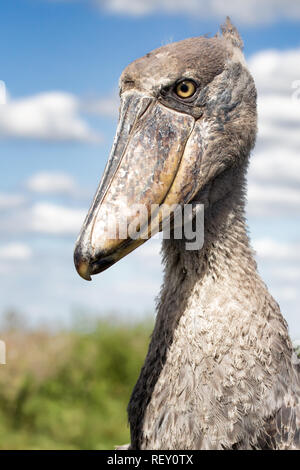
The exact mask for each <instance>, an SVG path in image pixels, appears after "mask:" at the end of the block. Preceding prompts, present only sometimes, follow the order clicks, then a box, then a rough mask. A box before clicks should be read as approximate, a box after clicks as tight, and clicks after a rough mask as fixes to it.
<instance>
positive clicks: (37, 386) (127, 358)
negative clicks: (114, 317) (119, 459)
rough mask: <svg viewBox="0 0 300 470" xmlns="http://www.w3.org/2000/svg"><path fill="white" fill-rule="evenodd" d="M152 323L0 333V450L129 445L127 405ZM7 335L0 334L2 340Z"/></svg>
mask: <svg viewBox="0 0 300 470" xmlns="http://www.w3.org/2000/svg"><path fill="white" fill-rule="evenodd" d="M150 331H151V328H150V325H149V324H147V323H145V324H140V325H133V326H125V325H120V324H116V325H112V324H111V323H109V322H101V323H99V324H98V326H97V327H96V328H95V330H94V331H93V332H90V333H84V332H80V331H72V332H65V333H58V334H56V335H50V334H46V333H45V332H33V333H24V332H23V333H21V332H20V331H12V332H8V333H6V334H4V335H3V334H2V337H1V339H4V340H5V341H6V343H7V356H8V357H7V365H5V366H0V449H113V448H114V446H115V445H117V444H125V443H127V442H129V440H130V439H129V428H128V425H127V414H126V408H127V404H128V401H129V398H130V394H131V391H132V388H133V386H134V384H135V382H136V380H137V377H138V374H139V371H140V368H141V366H142V363H143V361H144V358H145V354H146V350H147V346H148V343H149V336H150ZM3 336H4V337H3Z"/></svg>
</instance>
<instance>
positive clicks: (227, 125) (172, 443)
mask: <svg viewBox="0 0 300 470" xmlns="http://www.w3.org/2000/svg"><path fill="white" fill-rule="evenodd" d="M223 35H224V36H225V39H226V41H227V43H228V46H227V47H229V49H230V47H231V44H232V42H231V41H230V40H229V41H228V36H229V37H230V38H232V37H233V38H234V40H233V43H234V45H240V44H241V40H240V38H239V36H238V34H237V32H236V30H235V29H234V27H232V25H231V24H230V23H229V22H227V26H225V27H224V28H223ZM224 36H223V37H224ZM197 42H198V44H197ZM201 42H203V45H204V47H203V49H204V51H206V50H207V49H208V48H210V47H211V49H212V51H213V53H212V52H211V51H210V60H211V61H212V62H213V66H214V68H216V63H217V65H218V61H215V60H214V54H216V55H217V57H219V55H221V52H223V47H224V46H223V44H221V42H222V38H213V39H206V38H195V39H191V40H187V41H182V42H181V43H179V45H178V48H179V47H180V46H181V47H182V48H185V51H186V53H185V58H183V60H182V65H183V66H184V65H185V64H186V58H187V60H188V50H189V44H190V45H191V46H192V50H193V52H194V53H195V48H197V52H196V54H197V53H198V54H199V55H200V56H201V46H200V47H199V45H200V44H201ZM223 43H224V41H223ZM210 44H212V46H210ZM167 47H168V46H167ZM169 47H170V49H172V50H174V49H175V50H176V47H177V46H176V44H175V45H173V44H171V45H170V46H169ZM198 47H199V49H198ZM173 48H174V49H173ZM163 49H164V48H163ZM163 49H162V50H161V51H163ZM232 50H233V51H234V49H232ZM214 51H215V52H214ZM234 53H235V54H237V51H234ZM234 53H233V54H234ZM154 54H155V52H154ZM192 60H193V59H192ZM203 60H204V61H206V57H205V58H204V59H203V58H202V61H203ZM199 62H201V59H200V61H199ZM201 65H202V64H201ZM203 65H204V67H203ZM203 65H202V67H199V69H198V70H199V73H200V74H203V73H204V74H205V72H206V70H205V69H206V68H207V67H209V65H210V64H208V61H206V62H204V64H203ZM203 69H204V72H203ZM163 70H164V71H165V69H163ZM212 73H218V70H217V72H216V71H215V70H213V72H212ZM139 74H140V79H141V80H143V78H144V77H143V70H142V68H141V69H139ZM207 76H208V74H205V77H204V78H203V82H204V88H203V90H202V93H201V96H200V99H199V101H200V100H202V101H203V103H205V108H204V107H203V108H202V109H203V115H202V119H207V121H209V122H210V123H211V127H212V128H213V132H212V135H211V139H210V141H209V142H208V143H207V148H206V149H205V151H206V154H207V157H206V160H205V161H203V162H202V168H201V172H202V174H204V175H205V179H206V181H207V184H206V185H204V187H203V189H202V190H201V191H199V193H198V194H197V195H196V196H195V198H194V200H197V201H199V202H201V203H203V204H205V242H204V247H203V248H202V249H201V250H200V251H196V252H195V251H187V250H186V249H185V240H164V242H163V261H164V265H165V273H164V283H163V287H162V289H161V293H160V297H159V300H158V303H157V319H156V324H155V328H154V331H153V334H152V338H151V343H150V346H149V351H148V354H147V357H146V361H145V364H144V366H143V368H142V371H141V374H140V377H139V379H138V382H137V384H136V386H135V388H134V390H133V393H132V397H131V399H130V403H129V406H128V416H129V422H130V428H131V439H132V441H131V447H130V448H132V449H139V448H140V449H252V448H253V449H300V436H299V433H300V405H299V397H300V388H299V371H298V370H297V369H296V367H295V366H294V365H293V348H292V345H291V342H290V339H289V335H288V330H287V325H286V322H285V320H284V319H283V317H282V315H281V312H280V309H279V306H278V304H277V303H276V302H275V300H274V299H273V298H272V296H271V295H270V294H269V292H268V290H267V288H266V286H265V284H264V283H263V281H262V280H261V279H260V277H259V275H258V273H257V269H256V263H255V261H254V257H253V251H252V249H251V247H250V244H249V238H248V234H247V228H246V223H245V187H246V181H245V177H246V169H247V165H248V157H249V153H250V150H251V148H252V147H253V145H254V140H255V134H256V91H255V86H254V83H253V80H252V77H251V76H250V74H249V72H248V70H247V69H246V67H245V65H244V64H243V63H242V62H241V61H240V60H237V61H236V62H235V60H234V59H233V58H232V57H231V60H229V61H228V62H227V64H226V63H225V65H224V68H223V70H222V72H221V73H220V74H219V75H218V76H217V77H214V80H213V81H212V82H209V84H208V85H206V82H207V81H208V80H210V79H211V77H210V76H208V79H206V77H207Z"/></svg>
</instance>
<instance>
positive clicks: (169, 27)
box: [0, 0, 300, 338]
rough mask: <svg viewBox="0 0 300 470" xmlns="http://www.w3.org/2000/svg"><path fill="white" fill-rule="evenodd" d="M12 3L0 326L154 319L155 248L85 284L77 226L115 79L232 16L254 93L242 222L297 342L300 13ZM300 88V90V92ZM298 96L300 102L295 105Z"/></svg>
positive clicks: (2, 47)
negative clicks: (8, 318)
mask: <svg viewBox="0 0 300 470" xmlns="http://www.w3.org/2000/svg"><path fill="white" fill-rule="evenodd" d="M240 3H241V5H240V6H238V5H239V4H238V3H237V2H234V0H230V1H228V2H224V5H225V4H226V5H227V7H226V8H225V7H224V5H222V2H208V3H205V2H203V1H202V0H199V1H197V0H193V1H192V0H191V1H190V2H189V3H187V4H185V5H188V6H185V7H184V5H183V3H182V4H181V2H178V1H176V0H175V1H171V0H163V1H161V2H156V1H155V0H140V1H138V0H134V1H133V0H131V1H130V0H118V1H117V0H114V1H111V2H106V1H104V0H103V1H97V0H93V1H88V0H87V1H80V0H78V1H72V0H69V1H67V0H66V1H51V0H49V1H47V0H10V1H9V2H8V1H7V2H2V3H1V7H0V80H2V81H3V82H5V85H6V90H7V100H6V103H5V104H4V105H1V104H0V171H1V176H2V178H1V186H0V219H1V220H0V224H1V225H0V226H1V227H2V229H1V231H0V276H1V285H0V314H1V313H3V312H5V310H7V309H8V308H16V309H17V310H19V311H21V312H23V313H24V314H25V315H26V317H27V319H28V321H29V322H32V323H45V322H46V323H49V322H50V323H51V322H54V323H55V322H56V323H57V322H62V323H64V322H69V321H71V318H72V315H73V314H74V312H76V311H78V310H81V311H88V312H92V313H95V314H99V315H101V314H103V313H106V312H108V311H115V312H120V314H122V315H129V314H131V315H132V316H142V315H144V314H146V313H153V312H154V297H155V295H157V293H158V289H159V285H160V282H161V267H160V261H159V253H158V252H159V241H158V240H150V241H149V242H147V243H146V244H145V245H144V246H143V247H141V248H140V249H138V250H136V252H134V253H133V254H132V255H130V256H128V257H127V258H125V259H124V260H122V261H120V263H118V264H117V265H116V266H114V267H112V268H111V269H110V270H108V271H107V272H105V273H103V274H102V275H101V276H97V277H95V278H94V280H93V282H92V283H86V282H84V281H83V280H81V279H80V278H79V277H78V275H77V274H76V272H75V270H74V268H73V261H72V251H73V246H74V241H75V239H76V236H77V232H78V230H79V228H80V225H81V222H82V218H83V217H84V215H85V212H86V210H87V208H88V207H89V204H90V201H91V198H92V196H93V194H94V191H95V189H96V187H97V184H98V182H99V179H100V176H101V173H102V171H103V168H104V165H105V162H106V159H107V156H108V153H109V150H110V146H111V143H112V139H113V136H114V131H115V126H116V121H117V108H118V97H117V88H118V79H119V75H120V73H121V72H122V70H123V68H124V67H125V66H126V65H127V64H128V63H129V62H131V61H132V60H134V59H136V58H138V57H140V56H141V55H144V54H145V53H147V52H148V51H149V50H151V49H154V48H156V47H159V46H161V45H162V44H165V43H167V42H170V41H177V40H180V39H184V38H186V37H191V36H197V35H202V34H206V33H209V34H215V33H216V31H217V30H218V28H219V25H220V23H222V22H223V21H224V19H225V16H226V14H227V13H228V14H230V15H231V17H232V19H233V21H234V22H235V24H236V25H237V27H238V29H239V31H240V33H241V35H242V37H243V39H244V43H245V55H246V59H247V60H248V63H249V67H250V69H251V71H252V73H253V75H254V78H255V79H256V83H257V88H258V92H259V112H260V121H259V127H260V133H259V137H258V141H257V146H256V149H255V151H254V153H253V158H252V163H251V166H250V171H249V210H248V214H249V216H248V220H249V226H250V232H251V236H252V239H253V244H254V247H255V248H256V249H257V257H258V263H259V270H260V272H261V274H262V275H263V277H264V279H265V281H266V282H267V284H268V286H269V288H270V290H271V291H272V293H273V294H274V296H275V297H276V299H277V300H278V301H279V303H280V305H281V307H282V311H283V313H284V316H285V317H286V319H287V320H288V322H289V324H290V328H291V334H292V336H293V337H294V338H299V337H300V322H299V307H298V306H299V303H300V293H299V283H300V236H299V227H300V216H299V213H300V163H299V159H298V156H299V150H300V137H299V126H300V100H298V99H293V92H295V91H296V89H297V86H296V85H297V84H296V85H295V88H292V86H293V83H295V82H296V81H297V80H298V81H300V35H299V32H300V6H298V7H297V2H292V1H291V0H290V1H288V0H286V1H280V0H277V1H276V0H265V1H264V2H256V1H255V0H245V1H244V2H240ZM299 87H300V84H299ZM297 96H298V95H297Z"/></svg>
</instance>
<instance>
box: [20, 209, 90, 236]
mask: <svg viewBox="0 0 300 470" xmlns="http://www.w3.org/2000/svg"><path fill="white" fill-rule="evenodd" d="M85 215H86V210H82V209H73V208H69V207H64V206H58V205H56V204H50V203H46V202H39V203H37V204H35V205H34V206H33V207H32V209H31V212H30V216H31V217H30V219H29V226H28V229H29V230H32V231H34V232H40V233H47V234H52V235H68V234H71V235H73V234H77V233H79V230H80V227H81V225H82V223H83V221H84V218H85Z"/></svg>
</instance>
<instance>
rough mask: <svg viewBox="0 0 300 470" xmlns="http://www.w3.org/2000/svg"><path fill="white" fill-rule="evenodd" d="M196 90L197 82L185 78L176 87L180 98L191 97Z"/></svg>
mask: <svg viewBox="0 0 300 470" xmlns="http://www.w3.org/2000/svg"><path fill="white" fill-rule="evenodd" d="M195 91H196V86H195V83H194V82H192V81H191V80H184V81H183V82H180V83H178V85H176V87H175V93H176V95H177V96H179V97H180V98H190V97H191V96H193V94H194V93H195Z"/></svg>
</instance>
